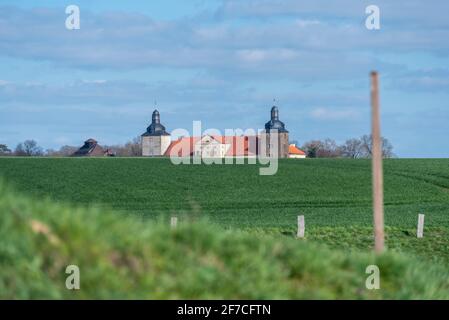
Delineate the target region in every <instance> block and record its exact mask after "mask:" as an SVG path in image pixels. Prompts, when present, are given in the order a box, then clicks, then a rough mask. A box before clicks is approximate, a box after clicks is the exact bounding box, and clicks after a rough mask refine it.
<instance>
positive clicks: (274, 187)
mask: <svg viewBox="0 0 449 320" xmlns="http://www.w3.org/2000/svg"><path fill="white" fill-rule="evenodd" d="M258 169H259V166H257V165H178V166H176V165H173V164H172V163H171V162H170V161H169V160H168V159H148V158H2V159H0V176H2V177H3V178H4V181H5V182H6V183H7V184H8V185H9V186H12V188H14V189H15V190H17V191H19V192H20V193H22V194H25V195H28V196H32V197H34V198H42V197H45V198H50V199H52V200H53V201H55V202H64V203H71V204H75V205H78V206H83V207H85V206H92V205H94V206H97V207H100V208H107V209H108V210H109V209H112V210H113V211H114V212H116V214H117V219H120V215H132V216H137V217H139V218H141V219H142V220H146V219H156V220H158V219H159V220H161V219H162V220H164V219H166V221H167V223H168V220H169V217H170V216H173V215H176V216H178V218H179V221H180V223H182V222H183V221H186V220H192V219H197V218H206V219H207V220H209V221H210V222H212V223H214V224H216V225H218V226H220V227H222V228H226V229H231V228H232V229H242V230H245V231H246V232H250V233H257V234H260V235H265V234H270V235H274V236H275V237H281V238H282V237H294V234H295V230H296V217H297V216H298V215H299V214H303V215H304V216H305V219H306V238H307V240H311V241H315V242H320V243H325V244H327V245H329V246H331V247H340V248H355V249H367V248H370V247H371V245H372V242H373V241H372V231H371V230H372V208H371V163H370V161H368V160H344V159H307V160H295V159H285V160H281V161H280V163H279V170H278V173H277V174H276V175H274V176H260V175H259V174H258ZM384 175H385V224H386V234H387V246H388V247H389V248H390V249H394V250H397V251H405V252H409V253H412V254H415V255H418V256H424V257H426V258H429V259H436V260H443V262H444V263H449V159H391V160H386V161H385V162H384ZM419 213H424V214H425V215H426V218H425V219H426V220H425V231H424V236H425V237H424V239H416V223H417V217H418V214H419Z"/></svg>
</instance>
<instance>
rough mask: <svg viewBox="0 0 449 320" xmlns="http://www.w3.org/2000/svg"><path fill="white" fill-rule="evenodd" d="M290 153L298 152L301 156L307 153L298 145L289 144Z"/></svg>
mask: <svg viewBox="0 0 449 320" xmlns="http://www.w3.org/2000/svg"><path fill="white" fill-rule="evenodd" d="M288 154H297V155H301V156H305V155H306V153H305V152H304V151H302V150H301V149H299V148H298V147H297V146H295V145H292V144H291V145H289V146H288Z"/></svg>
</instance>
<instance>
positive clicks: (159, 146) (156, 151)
mask: <svg viewBox="0 0 449 320" xmlns="http://www.w3.org/2000/svg"><path fill="white" fill-rule="evenodd" d="M170 142H171V136H170V133H168V132H167V131H166V130H165V127H164V126H163V125H162V124H161V116H160V114H159V111H157V110H154V111H153V115H152V117H151V124H150V125H149V126H148V128H147V131H146V132H145V133H144V134H142V155H143V156H147V157H157V156H163V155H164V153H165V151H166V150H167V149H168V147H169V145H170Z"/></svg>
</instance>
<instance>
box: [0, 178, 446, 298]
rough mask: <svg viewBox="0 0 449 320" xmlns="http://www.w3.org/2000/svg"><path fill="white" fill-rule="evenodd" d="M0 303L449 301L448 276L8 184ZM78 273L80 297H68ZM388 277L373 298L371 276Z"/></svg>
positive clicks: (387, 258) (431, 268) (2, 190)
mask: <svg viewBox="0 0 449 320" xmlns="http://www.w3.org/2000/svg"><path fill="white" fill-rule="evenodd" d="M0 212H1V215H0V299H10V298H14V299H24V298H32V299H37V298H40V299H42V298H49V299H60V298H68V299H86V298H112V299H115V298H150V299H154V298H160V299H176V298H191V299H196V298H208V299H211V298H229V299H238V298H247V299H253V298H255V299H286V298H309V299H311V298H318V299H332V298H339V299H349V298H356V299H431V298H436V299H442V298H444V299H449V272H448V271H447V268H444V267H441V266H438V265H434V264H431V263H429V262H427V263H424V262H420V261H418V260H416V259H413V258H408V257H405V256H403V255H401V254H394V253H388V254H385V255H382V256H378V257H375V256H373V255H371V254H362V253H348V252H346V251H342V250H330V249H328V248H326V247H323V246H320V245H316V244H312V243H310V242H308V241H302V240H293V239H289V238H281V239H279V238H275V237H271V236H266V235H264V236H262V235H261V234H258V235H254V234H251V233H247V232H239V231H235V230H234V231H229V230H228V231H226V230H223V229H222V228H218V227H217V226H213V225H210V224H207V223H205V222H202V221H196V222H189V223H187V222H184V223H181V224H180V225H179V226H178V228H176V229H175V230H173V229H169V227H168V226H167V223H165V221H160V222H154V221H150V220H146V221H142V220H141V219H137V218H136V217H132V216H131V217H123V216H122V217H121V216H119V215H118V214H117V213H116V212H109V211H108V210H105V209H102V208H90V209H86V208H77V207H74V206H69V205H61V204H55V203H54V201H52V200H45V199H43V200H42V199H41V200H36V199H32V198H28V197H23V196H21V195H18V194H17V193H13V192H11V191H10V189H8V188H6V187H5V185H4V184H3V183H1V182H0ZM71 264H75V265H77V266H79V268H80V273H81V290H78V291H69V290H67V289H66V288H65V277H66V276H67V275H66V274H65V273H64V271H65V268H66V266H67V265H71ZM371 264H376V265H378V266H379V268H380V270H381V289H380V290H367V289H366V288H365V280H366V277H367V275H366V274H365V269H366V267H367V266H368V265H371Z"/></svg>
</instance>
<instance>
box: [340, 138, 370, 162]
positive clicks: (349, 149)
mask: <svg viewBox="0 0 449 320" xmlns="http://www.w3.org/2000/svg"><path fill="white" fill-rule="evenodd" d="M340 150H341V155H342V156H343V157H345V158H351V159H358V158H362V157H363V156H364V148H363V143H362V141H361V140H360V139H349V140H346V142H345V143H344V144H343V145H342V146H341V147H340Z"/></svg>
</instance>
